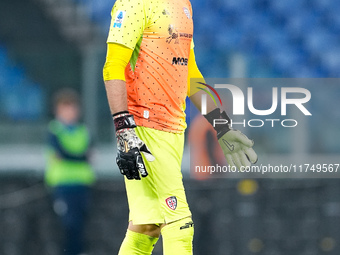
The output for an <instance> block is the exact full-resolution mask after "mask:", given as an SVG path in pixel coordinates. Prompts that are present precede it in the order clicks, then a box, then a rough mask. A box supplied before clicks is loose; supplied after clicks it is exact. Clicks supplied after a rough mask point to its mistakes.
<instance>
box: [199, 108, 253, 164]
mask: <svg viewBox="0 0 340 255" xmlns="http://www.w3.org/2000/svg"><path fill="white" fill-rule="evenodd" d="M204 117H205V118H206V119H207V120H208V121H209V123H210V124H211V125H212V126H213V127H214V129H215V130H216V132H217V139H218V143H219V144H220V146H221V148H222V150H223V154H224V156H225V158H226V160H227V162H228V164H229V165H230V166H231V167H233V166H236V167H237V168H238V169H240V170H243V168H246V167H249V166H251V163H253V164H255V163H256V162H257V155H256V152H255V151H254V150H253V148H252V147H253V145H254V141H252V140H250V139H249V138H248V137H247V136H246V135H245V134H243V133H242V132H241V131H239V130H235V129H231V128H230V127H229V123H230V118H229V117H228V115H227V114H226V112H225V111H223V112H222V113H221V111H220V109H219V108H216V109H215V110H213V111H211V112H210V113H208V114H207V115H205V116H204ZM216 119H224V120H227V121H228V124H215V126H214V120H216Z"/></svg>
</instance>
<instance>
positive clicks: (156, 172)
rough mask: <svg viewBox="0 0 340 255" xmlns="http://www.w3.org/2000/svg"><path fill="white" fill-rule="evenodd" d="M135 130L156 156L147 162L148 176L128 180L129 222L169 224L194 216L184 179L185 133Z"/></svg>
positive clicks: (126, 180)
mask: <svg viewBox="0 0 340 255" xmlns="http://www.w3.org/2000/svg"><path fill="white" fill-rule="evenodd" d="M136 133H137V135H138V137H139V138H140V139H142V140H143V141H144V142H145V143H146V145H147V146H148V147H149V149H150V151H151V152H152V154H153V155H154V156H155V158H156V159H155V160H154V161H153V162H148V161H147V160H146V159H145V158H144V157H143V159H144V163H145V166H146V169H147V171H148V173H149V175H148V176H147V177H145V178H142V179H141V180H128V179H126V178H125V186H126V191H127V197H128V202H129V209H130V214H129V221H132V222H133V224H135V225H139V224H159V223H169V222H173V221H176V220H179V219H182V218H185V217H189V216H191V212H190V210H189V206H188V203H187V200H186V196H185V191H184V186H183V182H182V172H181V163H182V156H183V148H184V134H175V133H169V132H164V131H159V130H156V129H152V128H146V127H137V128H136Z"/></svg>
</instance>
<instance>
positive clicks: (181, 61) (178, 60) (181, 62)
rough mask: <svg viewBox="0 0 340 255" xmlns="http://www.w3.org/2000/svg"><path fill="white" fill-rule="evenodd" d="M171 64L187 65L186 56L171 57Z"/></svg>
mask: <svg viewBox="0 0 340 255" xmlns="http://www.w3.org/2000/svg"><path fill="white" fill-rule="evenodd" d="M172 64H173V65H181V66H187V65H188V59H187V58H181V57H174V58H173V59H172Z"/></svg>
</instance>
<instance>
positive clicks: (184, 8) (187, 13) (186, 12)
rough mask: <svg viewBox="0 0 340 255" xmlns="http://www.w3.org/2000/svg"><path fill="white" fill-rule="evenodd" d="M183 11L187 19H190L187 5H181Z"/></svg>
mask: <svg viewBox="0 0 340 255" xmlns="http://www.w3.org/2000/svg"><path fill="white" fill-rule="evenodd" d="M183 11H184V13H185V15H186V16H187V17H188V19H190V18H191V15H190V11H189V10H188V8H187V7H183Z"/></svg>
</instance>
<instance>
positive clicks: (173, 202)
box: [165, 196, 177, 210]
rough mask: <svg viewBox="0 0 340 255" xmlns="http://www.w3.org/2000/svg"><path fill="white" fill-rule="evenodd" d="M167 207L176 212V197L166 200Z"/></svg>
mask: <svg viewBox="0 0 340 255" xmlns="http://www.w3.org/2000/svg"><path fill="white" fill-rule="evenodd" d="M165 202H166V205H167V206H168V207H169V208H170V209H171V210H176V208H177V198H176V197H175V196H172V197H168V198H167V199H165Z"/></svg>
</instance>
